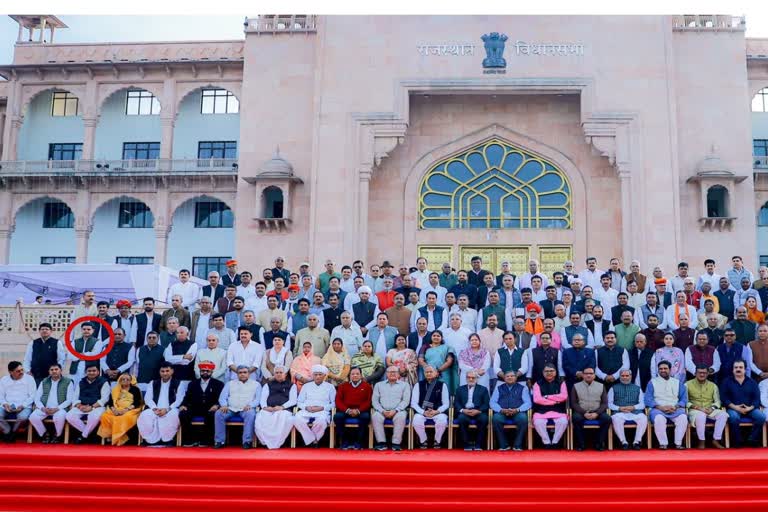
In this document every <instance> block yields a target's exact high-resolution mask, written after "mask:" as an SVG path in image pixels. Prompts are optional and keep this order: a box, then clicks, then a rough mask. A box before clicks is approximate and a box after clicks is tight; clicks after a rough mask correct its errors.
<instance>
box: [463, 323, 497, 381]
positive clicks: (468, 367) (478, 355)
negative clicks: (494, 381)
mask: <svg viewBox="0 0 768 512" xmlns="http://www.w3.org/2000/svg"><path fill="white" fill-rule="evenodd" d="M490 369H491V355H490V354H489V353H488V351H487V350H485V349H484V348H483V347H482V346H481V345H480V336H478V335H477V334H476V333H472V334H470V335H469V346H468V347H467V348H465V349H464V350H462V351H461V353H460V354H459V376H460V381H459V384H460V385H462V386H463V385H464V384H466V383H467V372H469V371H473V370H474V372H475V373H476V374H477V383H478V384H479V385H481V386H485V387H486V388H488V389H489V390H490V387H489V385H490V378H489V376H488V374H489V373H490ZM489 392H490V391H489Z"/></svg>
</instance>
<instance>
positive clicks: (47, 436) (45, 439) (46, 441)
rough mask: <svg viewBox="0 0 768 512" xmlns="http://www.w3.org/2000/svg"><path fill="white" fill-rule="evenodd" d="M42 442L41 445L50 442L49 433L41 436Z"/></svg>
mask: <svg viewBox="0 0 768 512" xmlns="http://www.w3.org/2000/svg"><path fill="white" fill-rule="evenodd" d="M42 442H43V444H48V443H50V442H51V433H50V432H46V433H45V434H43V438H42Z"/></svg>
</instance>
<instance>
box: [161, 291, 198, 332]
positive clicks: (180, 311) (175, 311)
mask: <svg viewBox="0 0 768 512" xmlns="http://www.w3.org/2000/svg"><path fill="white" fill-rule="evenodd" d="M183 301H184V297H182V296H181V295H174V296H173V297H171V307H170V308H169V309H166V310H165V311H164V312H163V315H162V316H161V317H160V330H163V331H164V330H165V323H166V322H167V321H168V319H169V318H171V317H174V318H176V319H177V320H178V321H179V325H180V326H181V325H183V326H184V327H186V328H189V327H190V326H191V325H192V324H191V323H190V319H189V311H187V310H186V309H184V306H183V305H182V302H183Z"/></svg>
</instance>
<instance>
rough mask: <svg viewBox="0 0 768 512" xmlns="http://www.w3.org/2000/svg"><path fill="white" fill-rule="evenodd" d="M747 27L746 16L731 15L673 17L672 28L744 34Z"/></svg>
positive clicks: (685, 15)
mask: <svg viewBox="0 0 768 512" xmlns="http://www.w3.org/2000/svg"><path fill="white" fill-rule="evenodd" d="M746 27H747V23H746V20H745V18H744V16H731V15H730V14H684V15H680V16H673V17H672V28H673V30H676V31H692V32H743V31H744V30H746Z"/></svg>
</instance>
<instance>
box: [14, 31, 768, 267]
mask: <svg viewBox="0 0 768 512" xmlns="http://www.w3.org/2000/svg"><path fill="white" fill-rule="evenodd" d="M16 18H17V19H18V21H19V41H18V42H17V43H16V46H15V54H14V61H13V63H12V64H8V65H3V66H0V75H2V76H3V77H4V78H6V79H7V81H6V82H0V98H3V99H0V102H4V104H3V103H0V121H2V123H0V127H1V128H0V129H2V162H0V165H1V166H2V168H1V169H0V263H7V262H9V263H49V262H51V263H53V262H63V261H75V262H80V263H85V262H94V263H112V262H120V263H147V262H154V263H159V264H166V265H169V266H172V267H175V268H193V269H194V272H195V273H196V274H197V275H201V276H202V275H204V274H205V272H207V271H208V270H210V269H213V268H218V267H219V266H220V265H221V264H222V263H223V261H225V260H226V259H228V258H229V257H237V258H238V260H239V261H240V263H241V268H249V269H252V270H254V269H256V270H258V269H261V268H264V267H267V266H271V263H272V260H273V259H274V256H275V255H277V254H280V255H283V256H285V257H286V260H287V266H288V267H289V268H295V267H296V265H297V264H298V262H299V261H302V260H308V261H309V262H310V263H312V265H313V268H316V269H317V268H322V263H323V262H324V261H325V259H326V258H332V259H334V260H336V261H342V262H349V261H352V260H353V259H358V258H359V259H363V260H364V261H366V262H380V261H382V260H384V259H388V260H390V261H393V262H400V261H402V262H406V263H408V264H413V262H414V261H415V259H416V258H417V256H420V255H421V256H425V257H427V258H428V260H430V262H431V266H432V267H437V266H439V264H440V263H442V262H443V261H450V262H451V263H452V264H453V265H454V266H455V267H457V268H458V267H463V266H465V265H468V261H469V258H470V257H471V256H473V255H475V254H478V255H481V256H483V257H484V259H485V260H486V263H487V264H488V265H489V266H490V267H498V266H499V265H500V262H501V261H502V260H510V261H512V263H513V265H512V266H513V268H514V269H515V270H517V271H518V272H520V271H522V269H524V268H525V267H526V262H527V260H528V259H529V258H537V259H539V260H541V262H542V266H543V267H544V269H545V271H552V270H554V269H555V268H560V267H561V266H562V262H563V261H564V260H565V259H571V258H572V259H575V260H576V261H577V267H581V265H582V262H583V260H584V259H585V258H586V257H587V256H588V255H590V256H592V255H594V256H596V257H598V259H599V261H600V263H601V266H603V268H604V266H605V265H606V264H607V261H608V259H609V258H611V257H614V256H616V257H620V258H622V260H623V261H624V262H628V261H629V260H631V259H639V260H640V261H641V262H642V265H643V270H644V271H645V270H648V267H650V266H651V265H662V266H664V268H665V270H666V271H667V274H670V275H672V274H673V267H674V266H675V265H676V263H677V261H679V260H687V261H689V262H690V263H691V266H692V267H693V268H694V269H698V268H701V267H703V260H704V258H705V257H713V258H715V259H716V260H718V263H720V264H722V265H723V266H727V265H728V262H729V261H730V257H731V256H732V255H733V254H732V253H734V251H735V252H738V253H739V254H740V255H742V256H743V257H744V259H745V263H746V264H747V265H748V266H750V267H752V268H755V267H756V266H757V264H758V262H759V261H762V260H763V258H764V257H765V259H766V260H768V177H766V174H764V172H766V171H768V89H765V88H766V87H768V57H766V55H768V40H752V39H746V38H745V35H744V28H745V24H744V20H743V19H742V18H733V17H731V16H578V17H566V16H562V17H558V16H536V17H533V16H461V17H448V16H429V17H424V16H375V17H355V16H280V17H275V16H261V17H257V18H253V19H249V20H248V21H247V22H246V25H245V36H244V39H243V40H239V41H194V42H179V43H142V44H133V43H130V44H128V43H125V44H123V43H109V44H57V43H54V42H52V41H50V40H48V41H47V40H46V38H47V37H48V36H47V35H45V34H48V32H47V31H46V30H51V29H50V27H51V25H53V26H55V27H56V28H59V29H61V28H64V25H63V23H62V22H61V21H60V20H58V19H57V18H55V17H48V18H43V19H40V18H32V17H16ZM46 24H47V25H46ZM40 34H44V35H43V36H40ZM50 35H51V37H52V35H53V32H52V31H51V33H50ZM750 104H751V106H752V108H751V109H750ZM750 111H751V114H750ZM750 115H751V119H750ZM750 140H752V141H753V143H752V148H750ZM763 263H765V261H763Z"/></svg>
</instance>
